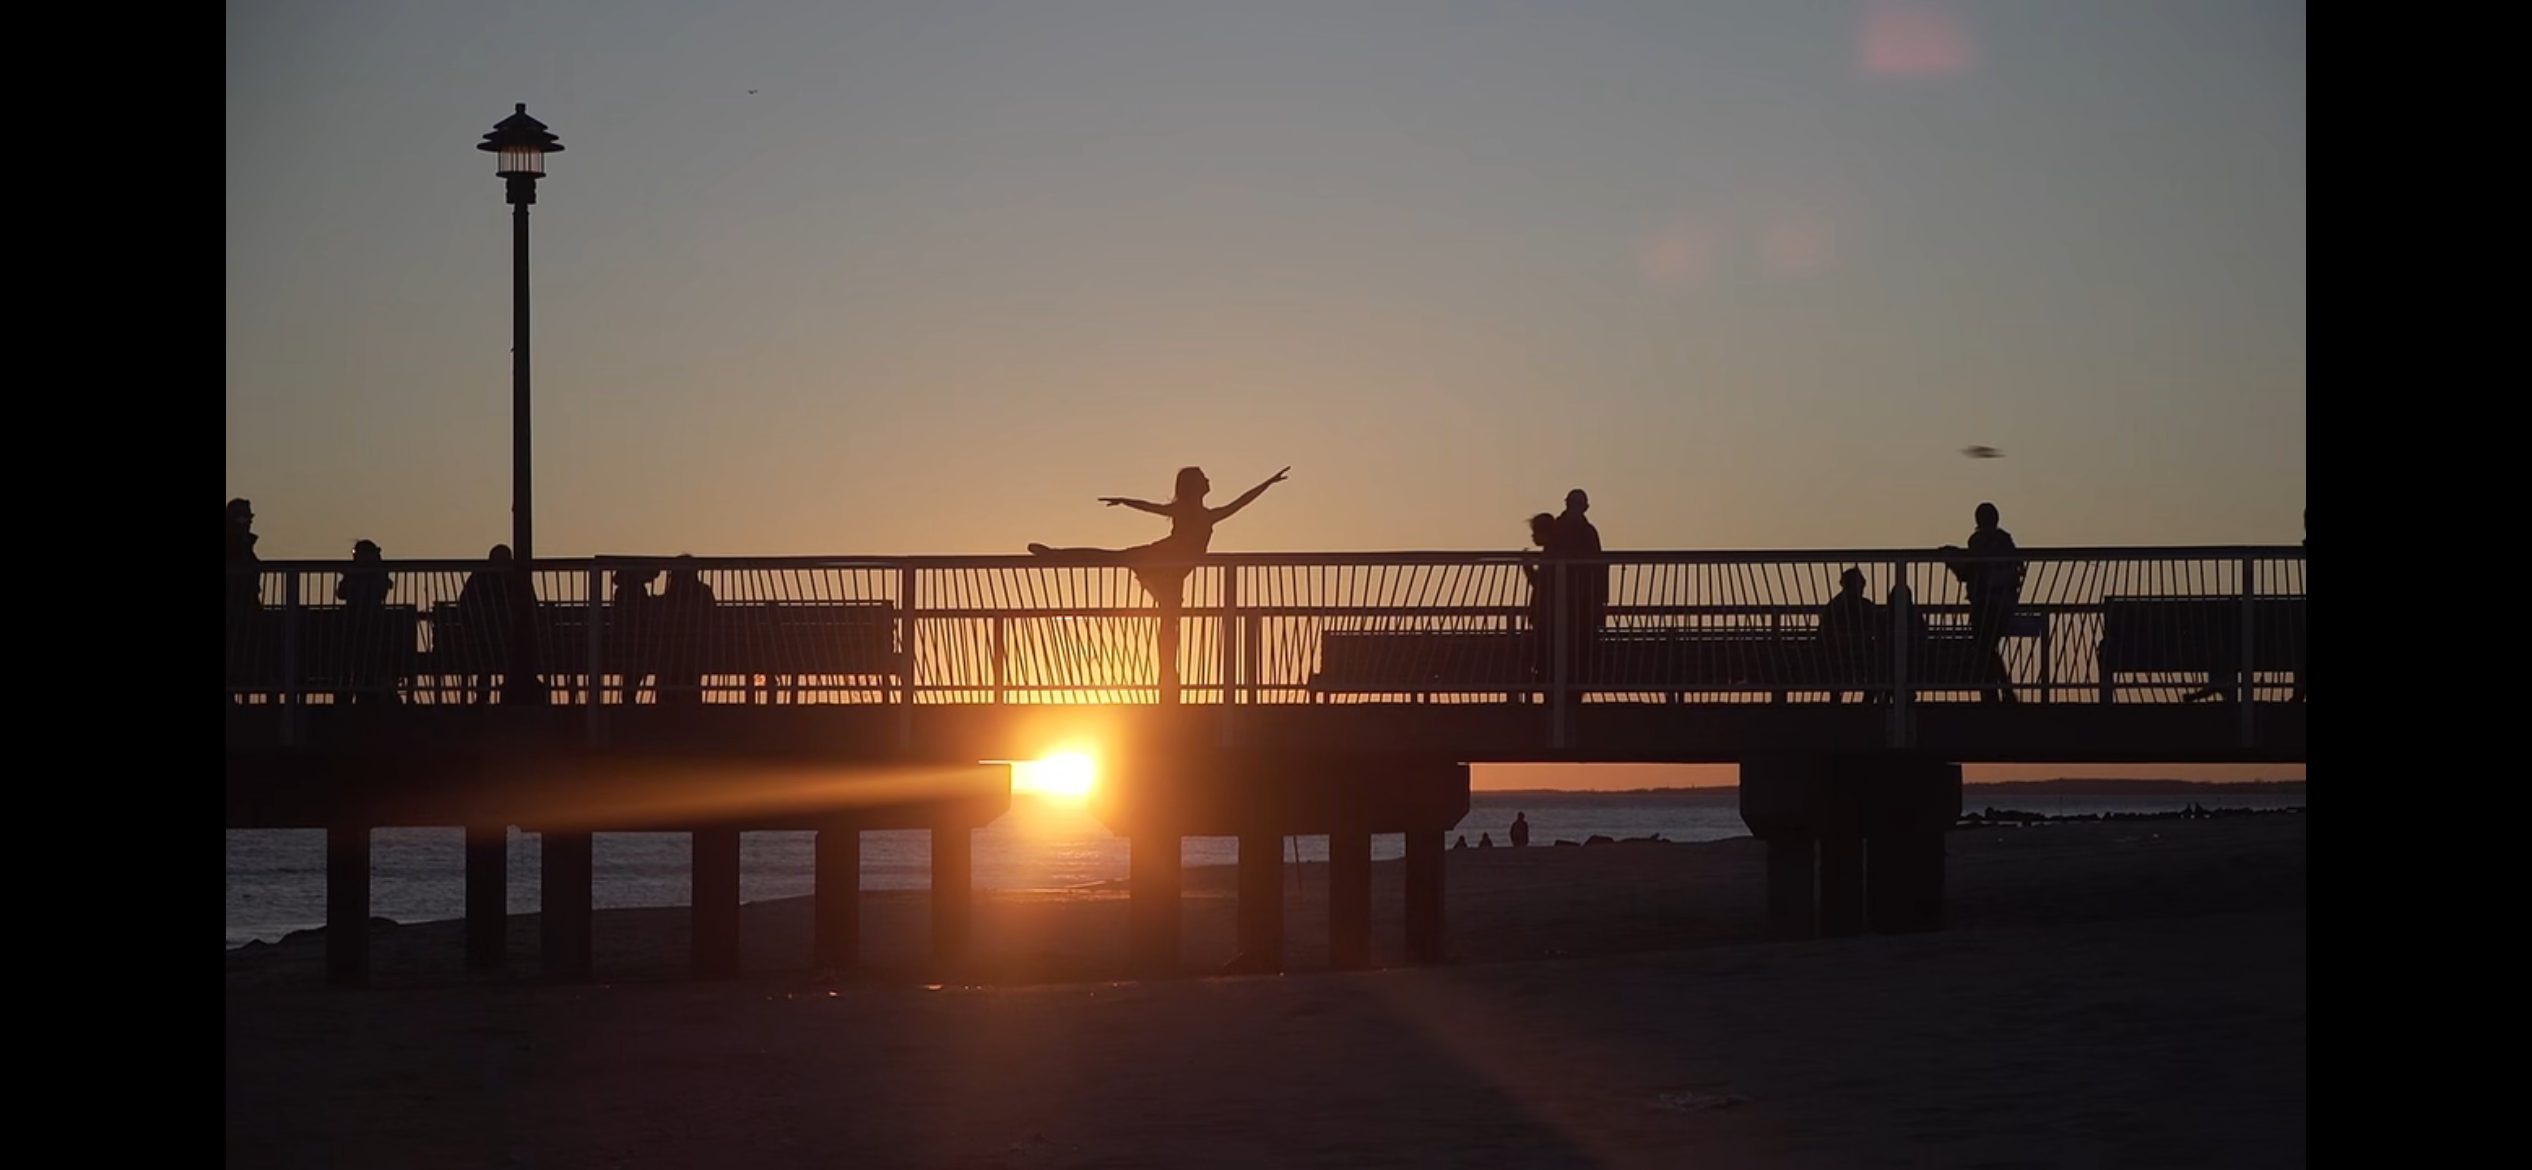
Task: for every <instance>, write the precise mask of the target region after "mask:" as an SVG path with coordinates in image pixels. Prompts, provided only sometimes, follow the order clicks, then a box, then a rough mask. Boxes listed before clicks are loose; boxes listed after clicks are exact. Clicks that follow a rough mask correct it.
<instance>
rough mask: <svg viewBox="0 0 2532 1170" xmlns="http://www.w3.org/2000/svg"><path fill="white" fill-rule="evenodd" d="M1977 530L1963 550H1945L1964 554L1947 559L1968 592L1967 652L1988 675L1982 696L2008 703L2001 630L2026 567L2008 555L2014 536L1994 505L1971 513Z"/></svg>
mask: <svg viewBox="0 0 2532 1170" xmlns="http://www.w3.org/2000/svg"><path fill="white" fill-rule="evenodd" d="M1974 519H1975V520H1976V522H1977V525H1978V527H1977V529H1976V530H1975V531H1973V532H1971V533H1970V534H1969V547H1968V548H1967V549H1966V550H1964V549H1960V548H1957V547H1955V546H1953V545H1948V544H1947V545H1944V546H1943V551H1945V552H1947V553H1965V554H1966V555H1963V556H1956V557H1952V558H1949V561H1948V564H1949V566H1950V568H1951V570H1952V575H1953V576H1955V577H1958V578H1960V582H1961V585H1962V586H1963V587H1964V588H1966V589H1967V590H1968V592H1969V639H1970V652H1971V654H1972V655H1974V656H1975V657H1974V658H1973V659H1972V661H1973V663H1974V665H1975V669H1977V670H1978V671H1979V672H1980V673H1982V674H1984V675H1986V676H1987V680H1988V681H1987V685H1986V696H1987V698H1989V699H1990V700H1992V701H1995V702H1999V703H2010V702H2013V701H2014V700H2015V698H2016V697H2017V696H2015V694H2014V693H2013V672H2012V671H2011V670H2009V669H2007V668H2006V666H2005V660H2004V636H2005V631H2006V629H2007V628H2009V627H2010V626H2011V625H2012V624H2013V608H2014V606H2016V605H2018V604H2020V603H2021V600H2022V579H2023V575H2024V574H2025V572H2026V571H2027V570H2028V568H2029V566H2028V565H2026V564H2024V563H2023V562H2022V561H2021V560H2019V559H2015V558H2013V557H2011V555H2010V554H2012V553H2013V551H2014V548H2015V546H2014V543H2013V534H2012V533H2010V532H2007V531H2005V530H2004V528H2003V526H2002V525H2000V524H1999V523H1998V520H1999V519H2000V517H1999V516H1998V514H1997V512H1996V506H1995V505H1994V504H1980V505H1978V511H1977V513H1976V515H1975V517H1974Z"/></svg>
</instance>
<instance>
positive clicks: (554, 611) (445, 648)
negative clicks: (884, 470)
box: [431, 601, 897, 675]
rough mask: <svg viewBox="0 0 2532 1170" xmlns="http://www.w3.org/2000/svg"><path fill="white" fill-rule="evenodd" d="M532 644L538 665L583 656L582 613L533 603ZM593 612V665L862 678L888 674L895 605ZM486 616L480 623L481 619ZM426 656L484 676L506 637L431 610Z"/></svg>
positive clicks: (566, 665)
mask: <svg viewBox="0 0 2532 1170" xmlns="http://www.w3.org/2000/svg"><path fill="white" fill-rule="evenodd" d="M536 610H537V612H536V624H537V631H536V637H537V648H538V652H539V654H540V656H541V657H543V658H544V659H545V661H546V669H548V670H563V671H570V670H571V669H572V668H573V667H575V666H579V665H581V664H583V663H585V662H586V661H587V660H588V654H589V629H588V621H589V609H588V607H587V606H586V605H582V604H577V603H572V602H540V603H538V605H537V607H536ZM621 612H622V611H620V610H619V609H618V608H617V607H616V606H615V605H613V604H605V605H601V606H599V607H598V615H597V616H598V620H599V621H600V622H601V623H602V630H601V633H600V638H601V645H600V650H599V654H600V662H601V664H602V665H603V666H605V667H607V668H610V669H614V670H624V669H638V670H641V671H644V672H649V671H655V670H663V669H667V670H691V671H694V672H697V673H701V674H783V675H868V674H893V673H894V672H895V671H896V669H897V607H896V606H895V605H894V604H892V603H890V602H885V601H840V602H779V601H747V602H722V603H719V604H716V605H713V606H711V607H710V608H708V609H703V610H697V611H677V610H671V609H642V608H636V609H635V610H633V611H632V614H631V620H620V618H619V614H620V613H621ZM488 619H489V620H488ZM431 625H432V649H433V652H434V658H435V659H436V660H438V661H440V662H442V663H444V664H445V666H444V667H443V669H445V670H447V671H448V672H450V673H464V672H466V671H467V669H468V668H469V667H470V666H471V667H472V668H473V669H475V670H482V671H489V670H491V669H494V667H492V666H491V665H489V664H490V663H492V662H495V661H497V660H498V658H499V654H500V647H502V646H503V645H505V644H506V643H507V641H508V638H509V633H508V631H506V630H503V629H500V628H499V626H500V622H499V621H498V614H497V612H496V613H491V614H483V613H474V612H469V611H467V610H466V609H465V608H463V607H461V606H458V605H455V604H443V605H439V606H435V607H433V608H432V611H431Z"/></svg>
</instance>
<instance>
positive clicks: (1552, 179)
mask: <svg viewBox="0 0 2532 1170" xmlns="http://www.w3.org/2000/svg"><path fill="white" fill-rule="evenodd" d="M2304 25H2305V17H2304V7H2303V5H2301V4H2290V3H2268V2H2254V0H2214V2H2210V0H2116V2H2111V0H2093V2H2088V3H2072V2H2061V0H1991V2H1985V3H1969V2H1958V0H1955V2H1937V0H1907V2H1902V0H1889V2H1875V3H1853V2H1820V3H1799V4H1794V3H1782V2H1777V0H1704V2H1695V3H1688V2H1669V0H1663V2H1641V3H1584V2H1576V3H1563V4H1546V3H1487V2H1479V0H1450V2H1447V3H1444V2H1434V0H1346V2H1332V0H1275V2H1273V3H1261V2H1256V0H1166V2H1164V0H1104V2H1055V0H1049V2H1026V3H972V2H944V3H900V4H886V5H881V4H830V3H810V2H806V0H798V2H744V3H722V4H712V5H702V4H691V3H665V2H655V0H641V2H613V3H604V4H600V3H581V4H558V3H503V4H497V5H496V4H486V3H474V2H455V0H451V2H443V3H433V4H406V5H388V4H357V5H347V4H335V3H271V2H261V3H259V2H240V3H232V4H230V5H229V6H228V25H227V57H228V89H227V97H228V104H227V135H228V169H227V227H226V231H227V242H228V259H227V270H228V278H227V280H228V283H227V290H226V291H227V298H226V299H227V310H228V337H227V354H228V356H227V363H228V370H227V407H228V410H227V428H228V429H227V450H228V464H227V466H228V483H227V494H228V495H232V496H237V495H243V496H247V497H250V498H252V499H253V500H254V501H255V503H256V509H257V512H258V514H259V521H258V528H259V530H260V531H262V532H263V533H264V534H265V536H264V539H263V543H262V546H261V550H260V551H261V552H262V553H263V554H264V555H265V556H266V557H268V558H280V557H340V556H344V555H346V554H347V551H348V549H349V546H350V544H351V542H352V540H354V539H355V538H368V539H373V540H376V541H378V542H379V543H380V544H381V545H382V546H384V548H385V549H386V551H387V555H388V556H389V557H391V558H403V557H465V556H478V555H481V553H482V552H483V550H484V549H485V547H486V546H488V545H490V544H492V543H494V542H496V541H499V540H503V539H506V537H507V535H508V524H509V521H508V506H509V458H510V432H509V410H510V382H509V364H508V363H509V352H508V351H509V331H510V317H509V313H510V301H509V265H510V235H509V222H508V219H509V209H508V207H507V206H505V205H504V203H503V202H502V189H501V183H500V181H499V180H497V179H495V178H494V177H493V175H492V170H493V166H492V160H491V156H489V155H486V154H483V153H480V152H478V151H476V150H475V149H474V143H475V142H476V141H477V139H478V137H479V136H480V135H481V134H482V133H483V132H484V131H486V130H488V129H489V128H490V127H491V125H492V123H493V122H495V121H497V120H498V119H500V118H501V117H503V116H505V115H507V114H508V113H509V112H510V109H511V104H512V103H513V102H518V101H524V102H526V103H528V109H529V112H530V113H532V114H534V115H535V116H536V117H538V118H540V119H542V120H544V121H545V122H547V123H549V124H550V125H551V126H552V127H553V130H554V132H555V133H557V134H559V135H560V136H561V137H562V140H563V142H564V144H565V145H566V147H567V148H568V149H567V150H566V151H565V152H564V153H562V154H559V155H556V156H554V157H553V159H552V160H551V166H550V170H551V177H550V178H548V179H547V180H546V181H545V182H544V184H543V186H542V192H541V202H540V203H539V205H538V206H537V208H536V209H535V220H534V223H535V248H536V269H535V290H536V298H537V300H536V306H537V318H536V322H537V323H536V333H535V343H536V349H535V355H534V356H535V372H536V415H537V424H536V425H537V428H538V430H537V444H536V467H537V479H538V484H539V488H538V504H539V506H538V510H537V532H538V546H539V547H538V551H539V552H540V553H541V554H543V555H549V556H574V555H586V554H594V553H663V554H665V553H676V552H693V553H698V554H704V555H745V554H811V553H838V554H847V553H850V554H891V553H1016V552H1018V551H1020V549H1021V547H1022V545H1023V544H1024V543H1025V542H1028V541H1031V540H1046V541H1052V542H1055V543H1078V544H1119V543H1130V542H1137V541H1142V540H1148V539H1151V538H1153V537H1156V536H1157V535H1159V532H1160V525H1159V524H1158V523H1157V522H1156V521H1154V520H1153V519H1152V518H1150V517H1144V516H1138V515H1135V514H1133V513H1130V512H1127V511H1124V510H1121V509H1120V510H1112V509H1104V508H1101V507H1099V506H1098V505H1097V503H1096V502H1095V497H1098V496H1101V495H1110V494H1126V495H1139V496H1146V497H1150V498H1156V499H1157V498H1164V497H1166V495H1167V494H1168V492H1169V487H1170V478H1171V473H1172V471H1173V470H1174V469H1175V468H1177V467H1178V466H1179V465H1181V464H1186V463H1196V464H1201V465H1202V466H1204V467H1205V468H1206V469H1207V470H1208V471H1210V472H1211V473H1212V476H1213V479H1214V481H1215V483H1216V485H1217V489H1216V490H1217V498H1221V497H1225V496H1228V495H1229V494H1231V493H1233V492H1236V491H1238V490H1240V489H1242V488H1245V487H1247V486H1248V485H1250V484H1252V483H1254V482H1256V481H1257V480H1258V479H1260V478H1263V477H1264V476H1266V475H1268V474H1270V473H1272V472H1273V471H1274V470H1275V469H1277V468H1279V467H1282V466H1285V465H1287V464H1290V465H1291V466H1292V468H1293V471H1292V478H1291V480H1290V482H1288V483H1286V484H1283V485H1281V486H1279V487H1278V488H1276V489H1275V490H1274V492H1273V493H1272V494H1270V495H1269V496H1268V497H1267V498H1266V500H1265V501H1264V502H1262V503H1261V504H1260V505H1258V506H1257V507H1256V508H1254V509H1252V510H1251V511H1250V512H1248V513H1247V514H1245V515H1243V516H1241V517H1240V518H1239V519H1237V520H1235V521H1233V522H1231V523H1228V524H1226V525H1224V526H1223V529H1222V532H1221V534H1220V535H1219V537H1218V538H1217V540H1216V543H1215V545H1214V547H1215V548H1216V550H1218V551H1257V550H1368V549H1474V548H1517V547H1519V546H1520V545H1522V544H1523V543H1524V530H1523V527H1522V518H1523V517H1524V516H1526V515H1527V514H1528V513H1530V512H1533V511H1537V510H1540V509H1553V508H1554V507H1555V506H1556V503H1557V501H1558V499H1559V498H1560V497H1561V496H1562V495H1563V493H1564V491H1565V489H1567V488H1569V487H1575V486H1582V487H1586V488H1588V489H1590V491H1591V492H1592V495H1593V499H1594V501H1595V505H1596V506H1595V508H1594V511H1593V518H1594V519H1595V520H1596V521H1597V522H1598V524H1599V526H1600V528H1601V531H1602V533H1603V536H1604V538H1605V539H1606V541H1607V543H1608V545H1609V546H1610V547H1611V548H1612V549H1629V548H1635V549H1669V548H1770V547H1825V546H1836V547H1855V546H1866V547H1925V546H1930V545H1935V544H1940V543H1944V542H1947V541H1958V540H1960V539H1961V538H1962V537H1963V536H1964V535H1965V534H1966V533H1967V531H1968V529H1969V527H1970V517H1969V513H1970V509H1971V507H1972V506H1973V505H1974V504H1976V503H1977V502H1978V501H1980V500H1994V501H1996V502H1997V503H1999V504H2000V505H2001V506H2002V508H2003V511H2004V519H2005V524H2006V526H2007V527H2008V528H2011V529H2012V530H2013V531H2014V533H2015V534H2016V536H2017V537H2018V538H2019V539H2020V541H2021V542H2022V543H2023V544H2024V545H2026V546H2062V545H2082V544H2127V543H2157V544H2164V543H2170V544H2194V543H2280V544H2290V543H2293V542H2294V541H2296V540H2298V539H2300V538H2301V536H2302V534H2303V532H2302V527H2301V513H2302V509H2303V506H2304V478H2305V459H2304V425H2305V424H2304V416H2305V412H2304V397H2305V394H2304V377H2305V373H2304V371H2305V361H2304V351H2305V297H2306V294H2305V261H2304V256H2305V243H2304V241H2305V232H2306V197H2305V178H2304V172H2305V154H2306V147H2305V140H2306V131H2305V98H2304V88H2305V76H2304V75H2305V65H2304V61H2305V28H2304ZM751 91H754V92H751ZM1971 444H1986V445H1992V446H1995V447H1998V448H2001V449H2002V450H2003V451H2004V453H2005V456H2006V457H2005V458H2002V459H1990V460H1973V459H1968V458H1965V457H1963V456H1962V455H1961V454H1959V449H1960V448H1962V447H1964V446H1967V445H1971Z"/></svg>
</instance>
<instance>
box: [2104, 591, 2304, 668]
mask: <svg viewBox="0 0 2532 1170" xmlns="http://www.w3.org/2000/svg"><path fill="white" fill-rule="evenodd" d="M2251 660H2252V668H2253V669H2255V670H2281V671H2282V670H2301V669H2303V668H2304V599H2303V598H2301V597H2255V598H2252V599H2251ZM2241 662H2242V599H2241V598H2239V597H2110V598H2105V599H2103V601H2102V603H2101V669H2102V671H2103V672H2104V673H2110V674H2151V673H2208V672H2214V673H2227V672H2230V671H2232V670H2233V669H2234V668H2236V667H2238V666H2240V665H2241Z"/></svg>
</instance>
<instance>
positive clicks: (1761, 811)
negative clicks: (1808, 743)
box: [1741, 751, 1961, 936]
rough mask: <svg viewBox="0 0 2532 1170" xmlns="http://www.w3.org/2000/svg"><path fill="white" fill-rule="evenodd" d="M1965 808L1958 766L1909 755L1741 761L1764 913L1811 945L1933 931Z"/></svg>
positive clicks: (1939, 918) (1940, 915) (1883, 753)
mask: <svg viewBox="0 0 2532 1170" xmlns="http://www.w3.org/2000/svg"><path fill="white" fill-rule="evenodd" d="M1960 806H1961V768H1960V765H1958V764H1953V763H1946V762H1944V761H1941V760H1938V759H1934V758H1932V757H1929V756H1926V755H1923V754H1921V753H1917V752H1913V751H1880V752H1859V753H1853V754H1845V755H1827V754H1812V755H1801V754H1787V755H1780V756H1769V757H1765V758H1757V759H1745V760H1743V761H1742V762H1741V819H1742V821H1743V822H1745V823H1747V824H1748V825H1749V827H1750V832H1751V833H1752V834H1753V835H1756V836H1758V837H1760V838H1762V839H1764V840H1765V841H1767V843H1768V869H1767V885H1768V891H1767V902H1768V911H1769V915H1770V917H1771V918H1774V919H1776V920H1777V921H1779V922H1780V923H1784V924H1787V925H1789V926H1791V925H1795V924H1799V923H1802V922H1808V923H1809V924H1810V933H1812V934H1814V935H1818V936H1838V935H1851V934H1859V933H1862V932H1864V931H1866V930H1872V931H1875V932H1880V933H1892V932H1900V931H1919V930H1936V929H1940V928H1941V926H1942V922H1943V883H1944V847H1945V843H1946V840H1947V834H1948V833H1949V832H1950V831H1951V828H1952V825H1953V824H1954V823H1955V822H1956V821H1958V820H1959V819H1960ZM1803 842H1809V843H1810V844H1809V849H1810V853H1811V854H1812V857H1811V864H1809V865H1806V864H1804V863H1803V862H1802V861H1799V860H1797V859H1796V857H1795V854H1796V853H1797V852H1799V851H1801V849H1802V844H1801V843H1803Z"/></svg>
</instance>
